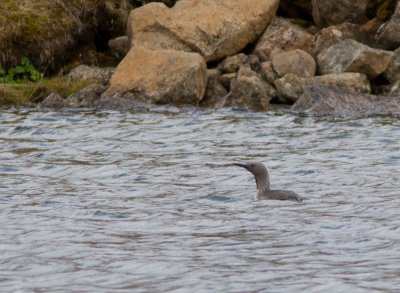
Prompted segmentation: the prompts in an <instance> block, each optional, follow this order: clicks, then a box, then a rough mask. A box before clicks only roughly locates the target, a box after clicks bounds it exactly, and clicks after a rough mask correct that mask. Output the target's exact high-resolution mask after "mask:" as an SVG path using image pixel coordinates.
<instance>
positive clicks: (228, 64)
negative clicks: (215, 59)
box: [218, 53, 261, 73]
mask: <svg viewBox="0 0 400 293" xmlns="http://www.w3.org/2000/svg"><path fill="white" fill-rule="evenodd" d="M241 65H250V67H251V69H252V70H254V71H258V70H260V67H261V65H260V61H259V60H258V57H257V56H255V55H250V56H249V55H246V54H243V53H239V54H237V55H233V56H228V57H226V58H225V59H224V61H222V62H221V63H220V64H219V65H218V69H219V70H220V71H221V72H222V73H235V72H237V71H238V70H239V68H240V66H241Z"/></svg>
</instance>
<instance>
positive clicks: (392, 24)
mask: <svg viewBox="0 0 400 293" xmlns="http://www.w3.org/2000/svg"><path fill="white" fill-rule="evenodd" d="M377 38H378V42H379V43H381V44H383V45H384V48H385V49H387V50H394V49H396V48H398V47H399V46H400V4H399V1H397V5H396V8H395V11H394V13H393V15H392V17H391V18H390V19H389V20H388V21H387V22H386V23H385V24H384V25H383V27H381V28H380V30H379V32H378V37H377Z"/></svg>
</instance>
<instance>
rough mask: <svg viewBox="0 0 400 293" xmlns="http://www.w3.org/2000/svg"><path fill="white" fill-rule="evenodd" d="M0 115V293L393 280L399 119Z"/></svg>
mask: <svg viewBox="0 0 400 293" xmlns="http://www.w3.org/2000/svg"><path fill="white" fill-rule="evenodd" d="M0 115H1V119H0V121H1V122H0V144H1V146H2V148H1V152H0V179H1V180H0V190H1V194H2V196H1V198H0V221H1V223H2V229H1V232H2V233H1V234H0V289H1V291H2V292H17V291H20V292H31V291H34V292H47V291H51V292H54V291H60V292H71V291H72V292H75V291H76V292H78V291H79V292H93V291H94V292H110V291H113V292H114V291H116V292H166V291H174V292H187V291H188V290H192V291H195V292H321V291H326V292H348V291H350V290H352V291H356V292H371V291H382V292H396V291H400V282H399V281H398V279H399V278H398V276H399V275H400V265H399V258H400V248H399V247H400V245H399V244H400V236H399V235H400V233H399V231H400V214H399V212H398V210H399V207H400V196H399V195H400V194H399V189H398V178H400V174H399V173H400V156H399V152H400V145H399V143H398V137H399V136H400V120H399V119H398V118H399V117H396V116H377V117H368V118H363V119H349V118H344V117H307V116H293V115H292V114H288V113H285V112H277V113H254V112H247V111H237V110H229V109H223V110H204V111H198V110H195V109H193V108H188V109H185V108H171V107H158V108H154V109H150V110H146V111H137V112H117V111H93V110H86V111H85V110H84V111H76V110H68V111H61V112H37V111H34V110H31V109H21V110H8V111H4V110H3V111H2V112H0ZM243 160H260V161H264V162H267V163H268V165H269V169H270V171H271V177H272V185H273V187H280V188H287V189H291V190H295V191H296V192H298V193H299V194H301V195H303V196H304V197H306V200H305V201H304V202H303V203H302V204H297V203H295V202H279V201H261V202H253V200H252V198H253V195H254V188H255V184H254V179H253V178H252V177H251V176H250V174H249V173H247V172H246V171H245V170H243V169H240V168H236V167H234V166H233V165H232V163H233V162H240V161H243Z"/></svg>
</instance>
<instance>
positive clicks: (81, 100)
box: [65, 83, 107, 108]
mask: <svg viewBox="0 0 400 293" xmlns="http://www.w3.org/2000/svg"><path fill="white" fill-rule="evenodd" d="M106 90H107V86H105V85H103V84H98V83H97V84H91V85H89V86H87V87H85V88H84V89H82V90H80V91H78V92H76V93H73V94H71V95H69V96H68V97H67V98H66V100H65V102H66V104H67V105H68V106H69V107H76V108H80V107H93V105H94V103H95V101H97V100H98V99H99V98H100V96H101V95H102V94H103V93H104V92H105V91H106Z"/></svg>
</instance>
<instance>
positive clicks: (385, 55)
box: [317, 39, 393, 78]
mask: <svg viewBox="0 0 400 293" xmlns="http://www.w3.org/2000/svg"><path fill="white" fill-rule="evenodd" d="M392 54H393V53H392V52H389V51H384V50H379V49H373V48H370V47H368V46H366V45H363V44H361V43H359V42H356V41H354V40H350V39H348V40H345V41H343V42H340V43H337V44H335V45H333V46H331V47H329V48H327V49H325V50H323V51H322V52H321V53H320V54H319V55H318V57H317V60H318V70H319V72H320V73H321V74H328V73H340V72H359V73H364V74H366V75H367V76H368V77H369V78H375V77H377V76H378V75H380V74H381V73H383V72H384V71H385V69H386V67H387V65H388V63H389V59H390V57H391V56H392Z"/></svg>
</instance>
